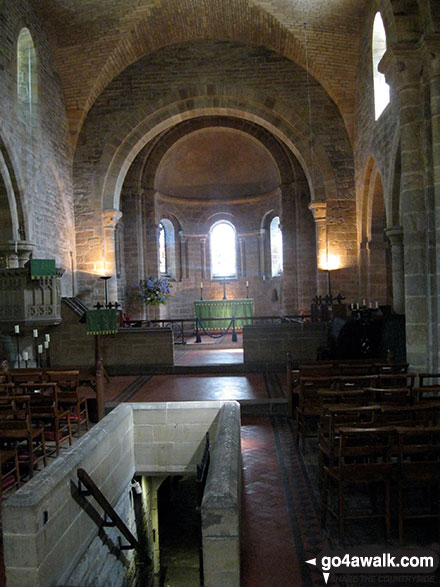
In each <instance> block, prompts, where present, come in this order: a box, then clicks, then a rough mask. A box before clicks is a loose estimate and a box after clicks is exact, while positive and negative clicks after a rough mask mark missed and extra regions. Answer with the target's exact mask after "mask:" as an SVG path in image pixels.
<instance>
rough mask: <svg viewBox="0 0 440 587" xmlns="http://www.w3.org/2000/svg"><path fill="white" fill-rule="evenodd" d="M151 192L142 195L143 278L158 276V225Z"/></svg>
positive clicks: (147, 191)
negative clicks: (143, 235) (143, 234)
mask: <svg viewBox="0 0 440 587" xmlns="http://www.w3.org/2000/svg"><path fill="white" fill-rule="evenodd" d="M154 194H155V192H154V191H153V190H150V189H149V190H144V193H143V229H144V231H145V245H144V246H145V251H144V255H145V277H150V276H154V275H158V274H159V251H158V230H159V227H158V224H157V223H156V217H155V205H154V197H155V196H154Z"/></svg>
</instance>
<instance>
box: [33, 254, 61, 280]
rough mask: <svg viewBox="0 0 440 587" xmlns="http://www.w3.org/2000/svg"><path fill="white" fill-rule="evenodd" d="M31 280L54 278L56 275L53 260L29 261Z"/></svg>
mask: <svg viewBox="0 0 440 587" xmlns="http://www.w3.org/2000/svg"><path fill="white" fill-rule="evenodd" d="M29 271H30V275H31V279H41V277H54V276H55V275H56V273H57V269H56V267H55V259H31V260H30V261H29Z"/></svg>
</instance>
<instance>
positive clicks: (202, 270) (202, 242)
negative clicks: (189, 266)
mask: <svg viewBox="0 0 440 587" xmlns="http://www.w3.org/2000/svg"><path fill="white" fill-rule="evenodd" d="M200 275H201V277H202V278H204V277H206V237H205V236H202V237H201V238H200Z"/></svg>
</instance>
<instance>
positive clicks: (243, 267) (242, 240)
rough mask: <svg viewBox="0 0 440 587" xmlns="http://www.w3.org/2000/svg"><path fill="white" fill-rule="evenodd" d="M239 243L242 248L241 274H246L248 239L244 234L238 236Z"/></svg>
mask: <svg viewBox="0 0 440 587" xmlns="http://www.w3.org/2000/svg"><path fill="white" fill-rule="evenodd" d="M238 244H239V249H240V275H241V276H242V277H243V276H244V275H246V241H245V238H244V237H243V236H240V237H238Z"/></svg>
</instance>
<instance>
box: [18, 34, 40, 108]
mask: <svg viewBox="0 0 440 587" xmlns="http://www.w3.org/2000/svg"><path fill="white" fill-rule="evenodd" d="M17 95H18V103H19V105H20V106H21V107H22V110H23V113H25V114H30V115H32V114H33V113H34V112H35V110H36V105H37V97H38V93H37V55H36V52H35V47H34V43H33V41H32V36H31V33H30V32H29V29H27V28H23V29H21V31H20V34H19V35H18V41H17Z"/></svg>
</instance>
